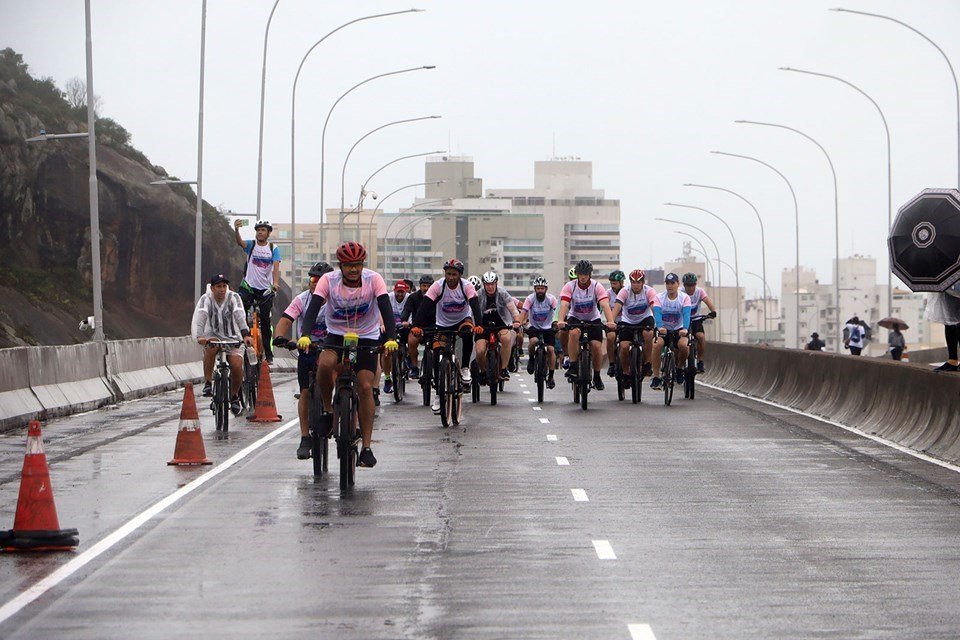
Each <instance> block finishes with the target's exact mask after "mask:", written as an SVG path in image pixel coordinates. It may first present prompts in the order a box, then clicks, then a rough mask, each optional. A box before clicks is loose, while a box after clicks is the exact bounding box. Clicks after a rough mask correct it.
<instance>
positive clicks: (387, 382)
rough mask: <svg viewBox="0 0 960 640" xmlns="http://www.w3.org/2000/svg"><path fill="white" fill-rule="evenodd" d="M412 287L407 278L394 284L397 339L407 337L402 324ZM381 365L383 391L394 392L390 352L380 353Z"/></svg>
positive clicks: (393, 298)
mask: <svg viewBox="0 0 960 640" xmlns="http://www.w3.org/2000/svg"><path fill="white" fill-rule="evenodd" d="M409 291H410V287H408V286H407V282H406V281H405V280H397V282H396V283H395V284H394V285H393V293H392V294H390V306H391V307H392V308H393V320H394V323H395V324H396V325H397V339H398V340H399V341H403V340H405V339H406V338H407V333H408V332H407V331H404V330H403V328H402V327H401V326H400V323H401V318H402V317H403V307H404V306H405V305H406V303H407V293H408V292H409ZM380 366H381V367H382V368H383V392H384V393H393V379H392V377H393V373H392V371H393V366H392V364H391V363H390V354H389V353H386V352H384V353H383V354H381V355H380Z"/></svg>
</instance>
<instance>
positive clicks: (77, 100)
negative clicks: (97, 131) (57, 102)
mask: <svg viewBox="0 0 960 640" xmlns="http://www.w3.org/2000/svg"><path fill="white" fill-rule="evenodd" d="M66 94H67V102H69V103H70V107H71V108H72V109H75V110H76V111H84V110H85V109H86V108H87V83H86V82H84V81H83V80H81V79H80V77H79V76H74V77H72V78H70V79H69V80H67V84H66ZM102 109H103V99H102V98H101V97H100V96H98V95H96V94H94V96H93V114H94V115H95V116H99V115H100V112H101V111H102Z"/></svg>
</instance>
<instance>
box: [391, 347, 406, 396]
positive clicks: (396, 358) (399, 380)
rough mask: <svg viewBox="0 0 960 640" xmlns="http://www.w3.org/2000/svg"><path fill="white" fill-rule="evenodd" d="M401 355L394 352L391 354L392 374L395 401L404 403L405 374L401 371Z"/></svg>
mask: <svg viewBox="0 0 960 640" xmlns="http://www.w3.org/2000/svg"><path fill="white" fill-rule="evenodd" d="M400 369H401V367H400V354H399V352H397V351H394V352H393V353H392V354H390V374H391V376H392V377H393V399H394V401H396V402H398V403H400V402H403V372H402V371H401V370H400Z"/></svg>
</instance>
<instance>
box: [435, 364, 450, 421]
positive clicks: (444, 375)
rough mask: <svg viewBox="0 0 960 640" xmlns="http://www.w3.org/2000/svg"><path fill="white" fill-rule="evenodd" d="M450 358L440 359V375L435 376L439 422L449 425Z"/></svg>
mask: <svg viewBox="0 0 960 640" xmlns="http://www.w3.org/2000/svg"><path fill="white" fill-rule="evenodd" d="M450 369H451V367H450V359H449V358H441V359H440V376H439V377H438V378H437V397H438V398H439V399H440V424H442V425H443V426H444V427H449V426H450V387H449V386H448V385H449V384H450V380H451V379H452V378H451V376H450Z"/></svg>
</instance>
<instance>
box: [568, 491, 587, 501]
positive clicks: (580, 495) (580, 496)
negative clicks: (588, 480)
mask: <svg viewBox="0 0 960 640" xmlns="http://www.w3.org/2000/svg"><path fill="white" fill-rule="evenodd" d="M570 493H572V494H573V499H574V500H576V501H577V502H590V498H588V497H587V492H586V491H584V490H583V489H570Z"/></svg>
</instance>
